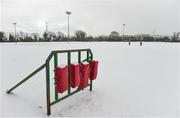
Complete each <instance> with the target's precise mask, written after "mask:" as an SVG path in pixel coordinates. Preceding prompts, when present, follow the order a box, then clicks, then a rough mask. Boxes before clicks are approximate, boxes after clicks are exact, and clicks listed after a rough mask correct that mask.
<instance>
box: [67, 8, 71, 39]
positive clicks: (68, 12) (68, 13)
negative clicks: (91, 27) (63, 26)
mask: <svg viewBox="0 0 180 118" xmlns="http://www.w3.org/2000/svg"><path fill="white" fill-rule="evenodd" d="M66 14H67V15H68V43H69V15H70V14H71V12H70V11H66Z"/></svg>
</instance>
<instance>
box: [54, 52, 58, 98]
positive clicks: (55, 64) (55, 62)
mask: <svg viewBox="0 0 180 118" xmlns="http://www.w3.org/2000/svg"><path fill="white" fill-rule="evenodd" d="M57 60H58V56H57V53H54V81H55V86H54V87H55V100H58V93H57V92H56V67H57V64H58V61H57Z"/></svg>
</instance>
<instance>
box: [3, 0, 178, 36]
mask: <svg viewBox="0 0 180 118" xmlns="http://www.w3.org/2000/svg"><path fill="white" fill-rule="evenodd" d="M0 1H1V2H0V8H1V9H0V18H1V19H0V20H1V21H0V30H3V31H6V32H13V31H14V29H13V25H12V23H13V22H16V23H17V30H18V31H24V32H38V33H42V32H43V31H44V30H45V21H47V22H48V30H49V31H54V32H57V31H61V32H63V33H65V34H67V15H66V14H65V11H66V10H70V11H72V14H71V15H70V32H71V35H72V34H73V33H74V31H75V30H78V29H82V30H84V31H85V32H86V33H87V34H88V35H104V34H109V33H110V32H111V31H114V30H115V31H118V32H119V33H120V34H122V29H123V26H122V24H126V26H125V34H143V33H145V34H152V33H153V29H154V30H155V34H162V35H171V34H172V33H173V32H180V0H126V1H125V0H124V1H123V0H0Z"/></svg>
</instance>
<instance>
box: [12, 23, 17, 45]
mask: <svg viewBox="0 0 180 118" xmlns="http://www.w3.org/2000/svg"><path fill="white" fill-rule="evenodd" d="M13 25H14V38H15V40H16V43H17V37H16V23H13Z"/></svg>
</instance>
